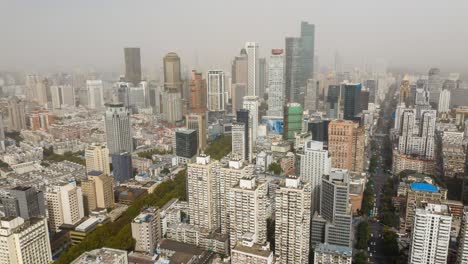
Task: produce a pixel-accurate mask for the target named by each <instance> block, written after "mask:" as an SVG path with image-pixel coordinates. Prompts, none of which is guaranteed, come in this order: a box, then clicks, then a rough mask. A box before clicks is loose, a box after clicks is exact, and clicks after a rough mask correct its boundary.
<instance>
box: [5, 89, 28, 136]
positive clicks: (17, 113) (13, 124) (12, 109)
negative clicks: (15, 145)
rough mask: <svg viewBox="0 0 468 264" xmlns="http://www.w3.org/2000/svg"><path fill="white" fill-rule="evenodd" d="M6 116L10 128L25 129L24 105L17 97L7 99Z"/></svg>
mask: <svg viewBox="0 0 468 264" xmlns="http://www.w3.org/2000/svg"><path fill="white" fill-rule="evenodd" d="M8 117H9V118H10V129H11V130H15V131H21V130H22V129H26V128H27V126H26V105H25V103H24V101H21V100H20V99H18V98H17V97H14V98H12V99H11V100H8Z"/></svg>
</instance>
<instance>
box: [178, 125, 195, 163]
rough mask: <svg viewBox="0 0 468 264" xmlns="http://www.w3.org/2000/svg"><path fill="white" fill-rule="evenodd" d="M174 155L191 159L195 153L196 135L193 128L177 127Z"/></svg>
mask: <svg viewBox="0 0 468 264" xmlns="http://www.w3.org/2000/svg"><path fill="white" fill-rule="evenodd" d="M175 137H176V155H177V156H179V157H183V158H186V159H191V158H192V157H194V156H195V155H196V154H197V150H198V135H197V131H196V130H194V129H183V128H181V129H178V130H177V131H176V135H175Z"/></svg>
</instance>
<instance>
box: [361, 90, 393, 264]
mask: <svg viewBox="0 0 468 264" xmlns="http://www.w3.org/2000/svg"><path fill="white" fill-rule="evenodd" d="M395 89H396V85H394V87H391V88H390V91H389V93H388V94H387V98H386V100H385V101H384V103H383V104H382V109H381V112H380V116H379V120H378V125H377V128H376V131H375V133H374V136H373V137H372V139H371V140H373V141H374V142H375V144H374V145H375V146H376V149H375V152H377V153H376V154H377V156H378V164H377V169H376V171H375V173H372V180H373V182H374V199H375V206H374V209H373V211H374V212H377V216H378V214H379V213H380V212H379V210H378V208H382V205H383V204H382V196H381V194H382V190H383V186H384V184H385V182H386V181H387V179H388V178H389V177H391V175H390V174H389V173H387V172H386V171H387V170H389V169H390V168H388V167H386V164H387V162H386V159H389V158H391V157H387V156H388V155H391V152H390V151H389V149H388V147H389V146H386V145H385V144H386V139H387V137H388V135H389V132H390V128H391V124H392V120H391V116H392V114H393V112H394V110H395V109H394V107H395V102H394V101H393V100H392V98H393V95H394V94H395ZM387 143H388V142H387ZM369 227H370V231H371V238H370V240H369V244H368V253H367V254H368V256H369V263H375V264H384V263H386V259H385V256H384V244H383V237H382V234H383V225H381V224H380V223H379V222H377V221H374V220H372V219H369Z"/></svg>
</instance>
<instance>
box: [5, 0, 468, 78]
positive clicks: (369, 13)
mask: <svg viewBox="0 0 468 264" xmlns="http://www.w3.org/2000/svg"><path fill="white" fill-rule="evenodd" d="M0 10H1V11H0V25H1V26H0V70H59V69H63V70H70V69H76V68H81V69H85V68H89V67H94V68H96V69H99V70H116V71H121V72H123V47H125V46H138V47H140V48H141V55H142V64H143V68H145V69H149V70H155V69H157V68H158V67H160V65H161V60H162V57H163V56H164V54H165V53H167V52H169V51H175V52H177V53H178V54H179V55H180V57H181V59H182V63H183V64H185V65H187V66H188V67H190V68H191V67H193V65H194V64H195V62H196V61H197V60H198V65H199V66H201V67H203V68H202V69H203V70H206V69H208V68H221V69H227V67H228V65H229V63H230V60H231V59H232V57H233V56H234V55H237V54H238V52H239V50H240V49H241V48H242V47H243V45H244V42H245V41H256V42H259V44H260V46H261V56H268V51H269V50H270V49H271V48H283V46H284V38H285V37H286V36H297V35H299V31H300V21H301V20H305V21H309V22H311V23H314V24H315V25H316V50H317V53H318V55H319V57H320V64H321V65H322V66H325V65H332V62H333V54H334V52H335V50H338V51H339V52H340V54H341V55H342V57H343V58H344V62H345V63H346V64H362V63H363V62H364V61H366V60H367V61H369V62H372V61H374V60H375V59H376V58H384V59H386V61H387V62H388V64H389V65H390V66H403V67H406V68H418V69H426V68H429V67H432V66H437V67H440V68H441V70H442V71H444V70H445V71H449V70H452V71H453V70H457V71H460V72H468V69H467V68H468V1H467V0H446V1H443V0H425V1H423V0H385V1H383V0H341V1H338V0H323V1H322V0H320V1H319V0H287V1H286V0H283V1H278V0H230V1H225V0H218V1H216V0H152V1H150V0H127V1H120V0H75V1H67V0H0Z"/></svg>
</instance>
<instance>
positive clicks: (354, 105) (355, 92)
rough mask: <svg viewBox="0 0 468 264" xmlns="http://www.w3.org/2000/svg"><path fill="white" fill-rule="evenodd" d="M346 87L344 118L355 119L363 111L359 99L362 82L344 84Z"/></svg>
mask: <svg viewBox="0 0 468 264" xmlns="http://www.w3.org/2000/svg"><path fill="white" fill-rule="evenodd" d="M343 86H344V87H343V89H344V108H343V118H344V119H345V120H354V118H355V116H356V115H358V114H359V113H361V112H362V109H361V108H360V103H359V99H360V97H361V84H360V83H356V84H351V83H345V84H343Z"/></svg>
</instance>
